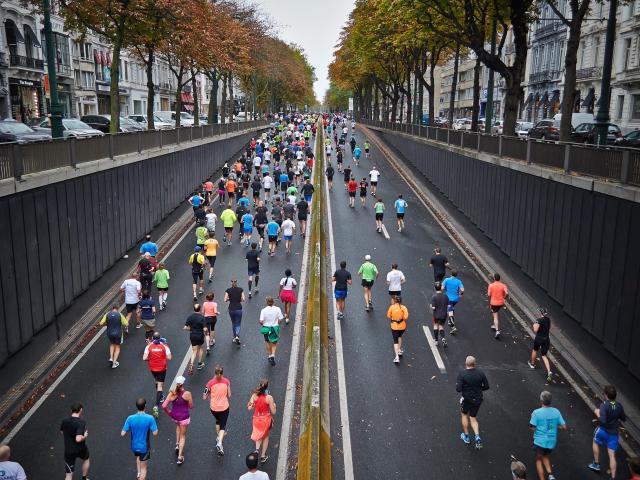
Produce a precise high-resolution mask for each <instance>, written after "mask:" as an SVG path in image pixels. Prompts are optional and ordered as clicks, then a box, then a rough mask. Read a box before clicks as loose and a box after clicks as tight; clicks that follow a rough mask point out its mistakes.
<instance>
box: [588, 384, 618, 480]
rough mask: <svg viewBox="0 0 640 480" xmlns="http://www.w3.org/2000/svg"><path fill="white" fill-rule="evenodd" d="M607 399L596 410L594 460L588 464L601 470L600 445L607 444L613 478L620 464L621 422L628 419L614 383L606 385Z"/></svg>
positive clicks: (593, 468)
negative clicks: (597, 424)
mask: <svg viewBox="0 0 640 480" xmlns="http://www.w3.org/2000/svg"><path fill="white" fill-rule="evenodd" d="M604 396H605V397H606V398H605V400H604V401H603V402H602V403H601V404H600V407H598V408H596V409H595V410H594V413H595V414H596V417H598V422H599V424H600V425H599V426H598V428H596V431H595V433H594V435H593V462H592V463H590V464H589V465H587V466H588V467H589V469H591V470H593V471H594V472H599V471H600V447H602V446H604V445H606V446H607V453H608V454H609V470H610V471H611V478H616V471H617V469H618V464H617V462H616V450H618V446H619V441H618V430H619V429H620V422H624V421H625V420H626V419H627V416H626V414H625V413H624V408H622V404H620V403H618V402H616V397H617V396H618V391H617V390H616V387H614V386H613V385H605V387H604Z"/></svg>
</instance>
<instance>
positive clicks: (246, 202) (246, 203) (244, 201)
mask: <svg viewBox="0 0 640 480" xmlns="http://www.w3.org/2000/svg"><path fill="white" fill-rule="evenodd" d="M238 205H242V206H243V207H245V208H249V199H248V198H247V197H242V198H240V199H239V200H238Z"/></svg>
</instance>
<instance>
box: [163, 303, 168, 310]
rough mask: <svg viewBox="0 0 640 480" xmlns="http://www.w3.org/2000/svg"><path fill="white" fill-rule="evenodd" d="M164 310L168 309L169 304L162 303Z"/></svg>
mask: <svg viewBox="0 0 640 480" xmlns="http://www.w3.org/2000/svg"><path fill="white" fill-rule="evenodd" d="M162 309H163V310H166V309H167V302H162Z"/></svg>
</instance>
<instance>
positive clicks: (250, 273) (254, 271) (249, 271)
mask: <svg viewBox="0 0 640 480" xmlns="http://www.w3.org/2000/svg"><path fill="white" fill-rule="evenodd" d="M247 275H248V276H249V277H253V276H254V275H260V269H259V268H248V269H247Z"/></svg>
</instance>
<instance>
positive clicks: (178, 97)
mask: <svg viewBox="0 0 640 480" xmlns="http://www.w3.org/2000/svg"><path fill="white" fill-rule="evenodd" d="M181 78H182V77H181ZM182 87H184V85H183V84H182V81H181V80H178V86H177V87H176V109H175V111H174V113H175V114H176V128H179V127H180V123H181V122H180V120H182V118H181V117H180V112H182Z"/></svg>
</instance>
